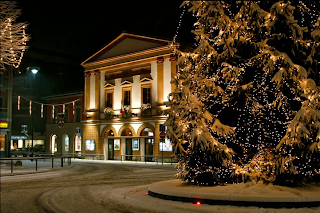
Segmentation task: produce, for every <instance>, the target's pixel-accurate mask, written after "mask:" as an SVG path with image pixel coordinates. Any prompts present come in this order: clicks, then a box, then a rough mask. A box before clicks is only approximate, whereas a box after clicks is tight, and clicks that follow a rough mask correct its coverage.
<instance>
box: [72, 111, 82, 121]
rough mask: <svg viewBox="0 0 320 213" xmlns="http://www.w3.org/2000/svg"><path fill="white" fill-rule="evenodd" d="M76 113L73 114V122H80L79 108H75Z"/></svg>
mask: <svg viewBox="0 0 320 213" xmlns="http://www.w3.org/2000/svg"><path fill="white" fill-rule="evenodd" d="M75 111H76V114H75V118H74V120H75V122H76V123H77V122H80V121H81V108H76V110H75Z"/></svg>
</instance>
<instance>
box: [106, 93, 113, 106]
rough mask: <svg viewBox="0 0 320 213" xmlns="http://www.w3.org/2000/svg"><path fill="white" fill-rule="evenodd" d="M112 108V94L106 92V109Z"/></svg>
mask: <svg viewBox="0 0 320 213" xmlns="http://www.w3.org/2000/svg"><path fill="white" fill-rule="evenodd" d="M107 107H110V108H112V107H113V92H106V108H107Z"/></svg>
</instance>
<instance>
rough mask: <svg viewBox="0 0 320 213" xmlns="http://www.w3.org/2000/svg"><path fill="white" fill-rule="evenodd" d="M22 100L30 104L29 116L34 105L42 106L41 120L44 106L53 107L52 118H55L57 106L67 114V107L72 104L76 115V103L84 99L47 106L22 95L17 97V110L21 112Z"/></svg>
mask: <svg viewBox="0 0 320 213" xmlns="http://www.w3.org/2000/svg"><path fill="white" fill-rule="evenodd" d="M21 99H24V100H26V101H28V102H29V115H31V114H32V104H39V105H40V106H41V109H40V114H41V118H43V108H44V106H51V107H52V116H53V117H52V118H54V110H55V107H56V106H62V112H63V113H65V106H66V105H68V104H72V112H73V114H74V111H75V103H76V102H77V101H80V100H81V99H82V98H78V99H75V100H73V101H69V102H64V103H58V104H46V103H41V102H37V101H33V100H31V99H29V98H26V97H23V96H21V95H18V96H17V109H18V110H20V109H21Z"/></svg>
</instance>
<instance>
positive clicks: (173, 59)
mask: <svg viewBox="0 0 320 213" xmlns="http://www.w3.org/2000/svg"><path fill="white" fill-rule="evenodd" d="M170 61H171V80H173V78H172V76H176V75H177V56H176V55H174V54H171V55H170ZM175 89H176V85H175V84H174V83H171V92H173V91H174V90H175Z"/></svg>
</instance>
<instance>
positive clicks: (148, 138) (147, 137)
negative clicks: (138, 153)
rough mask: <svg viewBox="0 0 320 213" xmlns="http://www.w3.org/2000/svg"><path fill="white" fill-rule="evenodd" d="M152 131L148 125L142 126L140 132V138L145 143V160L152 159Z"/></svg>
mask: <svg viewBox="0 0 320 213" xmlns="http://www.w3.org/2000/svg"><path fill="white" fill-rule="evenodd" d="M153 135H154V134H153V132H152V130H151V129H149V128H148V127H146V128H144V129H143V130H142V131H141V133H140V136H141V137H143V138H141V139H142V140H143V139H144V144H145V153H144V154H145V155H146V157H145V161H153V143H154V139H153Z"/></svg>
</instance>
